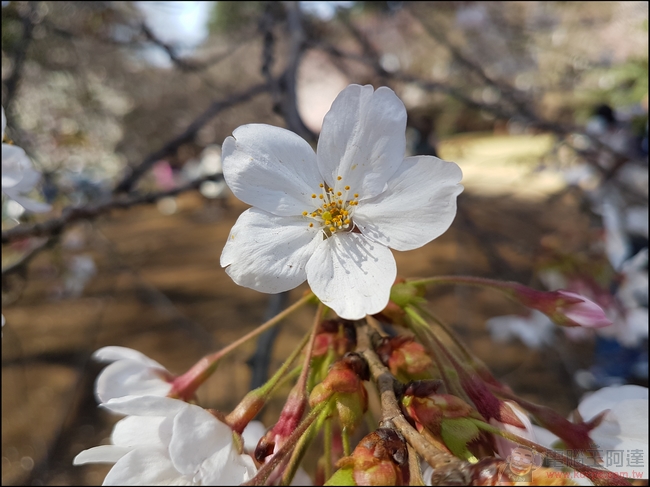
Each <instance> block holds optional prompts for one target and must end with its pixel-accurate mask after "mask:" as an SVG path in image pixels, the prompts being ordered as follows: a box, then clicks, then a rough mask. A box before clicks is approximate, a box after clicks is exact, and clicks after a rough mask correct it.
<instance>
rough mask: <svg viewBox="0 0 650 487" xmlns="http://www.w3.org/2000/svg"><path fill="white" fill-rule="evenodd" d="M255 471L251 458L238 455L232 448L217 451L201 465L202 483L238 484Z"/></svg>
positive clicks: (251, 475)
mask: <svg viewBox="0 0 650 487" xmlns="http://www.w3.org/2000/svg"><path fill="white" fill-rule="evenodd" d="M256 472H257V469H256V468H255V462H253V459H252V458H251V457H249V456H248V455H239V454H238V453H237V452H236V451H234V450H233V449H232V448H228V449H222V450H220V451H218V452H217V453H216V454H215V455H212V456H211V457H210V458H208V459H207V460H206V461H205V462H204V463H203V465H201V476H202V483H203V485H239V484H241V483H242V482H246V481H247V480H250V479H251V478H252V477H253V476H254V475H255V473H256Z"/></svg>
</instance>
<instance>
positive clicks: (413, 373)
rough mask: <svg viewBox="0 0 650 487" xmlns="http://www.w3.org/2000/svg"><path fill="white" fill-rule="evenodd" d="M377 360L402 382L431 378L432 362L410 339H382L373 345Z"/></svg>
mask: <svg viewBox="0 0 650 487" xmlns="http://www.w3.org/2000/svg"><path fill="white" fill-rule="evenodd" d="M375 350H376V352H377V354H378V355H379V358H380V359H381V361H382V362H383V363H384V365H385V366H386V367H388V368H389V369H390V371H391V372H392V374H393V375H394V376H395V377H397V378H398V379H400V380H402V381H409V380H418V379H427V378H429V377H431V367H432V363H433V362H432V360H431V357H429V355H427V352H426V351H425V349H424V347H423V346H422V345H421V344H420V343H418V342H416V341H415V339H414V338H412V337H406V336H399V337H392V338H389V337H382V338H380V339H379V340H378V342H377V343H376V344H375Z"/></svg>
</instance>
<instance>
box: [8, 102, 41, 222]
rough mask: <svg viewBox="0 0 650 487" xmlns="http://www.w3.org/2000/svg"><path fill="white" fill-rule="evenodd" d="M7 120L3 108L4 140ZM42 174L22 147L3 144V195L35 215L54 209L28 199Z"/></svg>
mask: <svg viewBox="0 0 650 487" xmlns="http://www.w3.org/2000/svg"><path fill="white" fill-rule="evenodd" d="M6 127H7V118H6V117H5V109H4V108H2V140H4V138H5V128H6ZM40 178H41V174H40V173H39V172H38V171H35V170H34V168H33V167H32V161H30V160H29V157H27V154H26V153H25V151H24V150H23V149H21V148H20V147H16V146H15V145H12V144H5V143H4V142H3V143H2V193H3V194H4V195H6V196H7V197H8V198H11V199H12V200H14V201H15V202H17V203H19V204H20V205H21V206H23V207H24V208H25V209H26V210H29V211H33V212H35V213H42V212H45V211H50V210H51V209H52V207H51V206H50V205H48V204H47V203H41V202H40V201H36V200H33V199H31V198H28V197H27V194H29V192H30V191H32V190H33V189H34V187H35V186H36V183H38V180H39V179H40Z"/></svg>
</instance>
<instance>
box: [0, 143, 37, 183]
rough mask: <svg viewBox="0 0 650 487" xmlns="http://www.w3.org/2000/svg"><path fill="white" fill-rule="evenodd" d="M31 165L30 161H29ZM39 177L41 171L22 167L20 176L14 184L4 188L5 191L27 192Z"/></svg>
mask: <svg viewBox="0 0 650 487" xmlns="http://www.w3.org/2000/svg"><path fill="white" fill-rule="evenodd" d="M21 150H22V149H21ZM29 164H30V166H31V162H29ZM40 179H41V173H40V172H38V171H35V170H34V169H32V168H31V167H25V168H24V169H23V174H22V178H21V179H20V181H18V182H17V183H16V184H15V185H13V186H11V187H10V188H6V189H5V190H6V191H13V192H15V193H22V194H27V193H29V192H30V191H31V190H32V189H34V187H35V186H36V185H37V184H38V181H39V180H40Z"/></svg>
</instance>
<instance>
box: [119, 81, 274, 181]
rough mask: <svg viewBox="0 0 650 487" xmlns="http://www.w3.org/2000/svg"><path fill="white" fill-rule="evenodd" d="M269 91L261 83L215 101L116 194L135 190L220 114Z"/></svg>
mask: <svg viewBox="0 0 650 487" xmlns="http://www.w3.org/2000/svg"><path fill="white" fill-rule="evenodd" d="M268 89H269V84H268V83H261V84H257V85H254V86H252V87H251V88H249V89H247V90H245V91H242V92H241V93H236V94H234V95H231V96H229V97H227V98H225V99H223V100H219V101H215V102H214V103H212V105H210V106H209V107H208V108H207V110H205V111H204V112H203V113H202V114H201V115H199V116H198V117H197V118H196V119H195V120H194V121H193V122H192V123H191V124H190V125H189V126H188V127H187V129H185V131H184V132H183V133H182V134H180V135H179V136H177V137H175V138H174V139H172V140H170V141H169V142H167V143H166V144H165V145H164V146H163V147H161V148H160V149H158V150H157V151H155V152H152V153H151V154H149V155H148V156H147V157H145V158H144V160H143V161H142V162H141V163H140V164H139V165H137V166H135V167H134V168H133V169H132V171H131V173H130V174H128V175H127V176H125V177H124V178H123V179H122V181H120V183H119V184H118V185H117V186H116V187H115V190H114V193H126V192H128V191H130V190H131V188H133V186H134V185H135V183H137V182H138V180H139V179H140V178H141V177H142V176H143V175H144V174H145V173H146V172H147V171H148V170H149V169H150V168H151V166H153V165H154V164H155V163H156V162H157V161H159V160H160V159H162V158H163V157H165V156H167V155H169V154H172V153H174V152H175V151H176V150H177V149H178V148H179V147H180V146H181V145H183V144H185V143H186V142H190V141H191V140H193V139H194V137H195V136H196V134H197V133H198V131H199V130H200V129H201V128H202V127H203V126H204V125H205V124H206V123H208V122H209V121H210V120H212V119H213V118H214V117H216V116H217V115H218V114H219V113H221V112H222V111H224V110H226V109H227V108H230V107H232V106H235V105H237V104H239V103H242V102H245V101H248V100H250V99H251V98H253V97H255V96H257V95H259V94H261V93H264V92H265V91H267V90H268Z"/></svg>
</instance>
